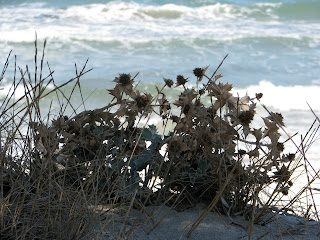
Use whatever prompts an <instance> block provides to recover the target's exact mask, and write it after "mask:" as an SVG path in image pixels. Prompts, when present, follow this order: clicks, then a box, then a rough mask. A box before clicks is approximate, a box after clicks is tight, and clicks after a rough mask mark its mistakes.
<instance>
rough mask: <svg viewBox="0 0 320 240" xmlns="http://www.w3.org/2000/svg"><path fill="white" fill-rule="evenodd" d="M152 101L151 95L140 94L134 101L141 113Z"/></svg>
mask: <svg viewBox="0 0 320 240" xmlns="http://www.w3.org/2000/svg"><path fill="white" fill-rule="evenodd" d="M151 99H152V96H151V94H147V93H145V94H144V95H140V94H139V95H137V96H136V98H135V99H134V100H135V101H136V103H137V106H138V108H139V111H143V110H144V109H145V108H146V107H147V106H148V104H150V103H151Z"/></svg>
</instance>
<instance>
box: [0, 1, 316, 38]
mask: <svg viewBox="0 0 320 240" xmlns="http://www.w3.org/2000/svg"><path fill="white" fill-rule="evenodd" d="M312 4H314V5H315V6H313V5H312ZM316 4H319V3H317V2H316V3H308V4H307V3H306V5H308V6H309V5H310V6H309V7H305V8H302V9H309V8H312V6H313V7H317V5H316ZM290 6H291V5H290V4H283V3H256V4H251V5H245V6H243V5H236V4H228V3H215V4H211V5H205V6H198V7H190V6H185V5H176V4H172V3H171V4H165V5H146V4H141V3H140V4H139V3H135V2H122V1H116V2H109V3H106V4H87V5H71V6H68V7H66V8H56V7H48V6H47V5H46V4H30V5H28V4H24V5H18V6H14V7H4V8H1V9H0V22H1V24H0V32H1V33H2V34H1V36H0V41H3V42H32V41H34V32H35V31H37V33H38V36H39V37H40V38H42V39H50V40H53V41H61V42H68V41H69V42H72V41H75V40H87V41H104V42H108V41H121V42H126V41H128V42H132V41H153V40H157V39H168V38H190V37H192V38H200V39H203V38H204V39H212V40H219V41H224V40H233V39H238V38H246V37H279V36H282V37H291V38H302V37H309V38H314V39H319V38H320V35H319V32H320V26H319V24H318V22H306V21H304V20H303V21H302V20H301V21H300V20H296V21H282V20H281V14H282V12H284V13H286V14H287V15H290V14H291V15H295V13H294V12H291V13H290V14H289V12H290V11H289V10H288V9H291V8H292V7H290ZM304 6H305V5H304ZM299 9H301V7H300V8H298V7H297V11H298V10H299ZM280 13H281V14H280ZM291 15H290V16H291ZM298 15H299V14H298ZM301 15H304V14H302V13H300V15H299V16H301Z"/></svg>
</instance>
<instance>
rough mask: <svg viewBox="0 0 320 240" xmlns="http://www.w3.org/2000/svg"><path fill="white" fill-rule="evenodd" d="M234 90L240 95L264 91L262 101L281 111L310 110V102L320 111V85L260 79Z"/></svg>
mask: <svg viewBox="0 0 320 240" xmlns="http://www.w3.org/2000/svg"><path fill="white" fill-rule="evenodd" d="M233 91H234V93H239V96H244V95H245V94H246V93H247V94H248V95H249V96H250V97H254V96H255V94H256V93H263V97H262V98H261V103H263V104H264V105H266V106H267V107H271V108H273V109H276V110H279V111H280V112H281V111H285V112H290V111H310V108H309V106H308V104H309V105H310V106H311V107H312V109H313V110H314V111H320V95H319V92H320V86H319V85H309V86H301V85H295V86H276V85H275V84H273V83H271V82H269V81H260V82H259V83H258V84H257V85H250V86H247V87H246V88H235V89H234V90H233Z"/></svg>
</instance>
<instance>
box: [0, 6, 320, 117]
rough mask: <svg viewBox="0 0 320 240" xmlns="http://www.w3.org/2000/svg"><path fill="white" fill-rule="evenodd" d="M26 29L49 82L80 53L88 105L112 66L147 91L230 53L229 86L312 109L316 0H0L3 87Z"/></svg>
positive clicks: (279, 105) (317, 72) (24, 58)
mask: <svg viewBox="0 0 320 240" xmlns="http://www.w3.org/2000/svg"><path fill="white" fill-rule="evenodd" d="M35 33H37V37H38V52H39V58H40V55H41V54H40V53H41V51H42V44H43V42H44V40H45V39H46V40H47V41H48V44H47V48H46V60H47V61H48V62H49V64H50V67H51V69H53V70H54V71H55V72H54V75H53V76H54V78H55V81H56V82H57V83H63V82H65V81H67V80H68V79H69V78H71V77H73V76H74V75H75V74H74V73H75V65H74V64H75V63H76V64H77V66H78V68H81V67H82V65H83V64H84V63H85V61H86V59H87V58H89V63H88V68H93V71H91V72H90V73H88V74H87V75H86V76H85V77H84V78H83V80H82V86H83V88H84V92H86V93H87V94H88V95H89V94H90V93H92V91H95V94H93V95H92V97H91V98H92V101H91V102H92V103H93V104H92V105H93V106H99V105H104V103H105V100H104V94H105V89H108V88H111V87H112V86H113V83H112V80H113V79H114V77H115V76H117V75H118V74H119V73H131V74H132V75H135V74H136V73H137V72H139V76H138V77H137V80H139V81H141V82H142V83H144V84H145V85H146V89H148V88H153V83H154V82H158V83H160V82H162V81H163V77H165V78H171V79H175V78H176V76H177V75H178V74H183V75H184V76H185V77H188V78H189V79H190V84H195V78H194V76H193V74H192V70H193V69H194V68H195V67H206V66H208V65H210V68H209V74H212V72H213V71H214V70H215V68H216V67H217V66H218V64H219V63H220V61H221V60H222V59H223V57H224V56H225V55H226V54H229V56H228V58H227V59H226V61H225V63H224V64H223V65H222V67H221V68H220V70H219V73H221V74H222V75H223V76H224V78H222V79H221V81H227V82H229V83H232V84H233V85H234V86H235V88H236V91H239V92H241V94H245V93H246V92H248V93H249V94H251V95H254V94H255V93H256V92H263V93H264V98H263V99H262V100H263V101H264V103H265V104H266V105H267V106H269V107H272V108H274V109H275V110H279V111H284V112H286V111H287V112H292V111H298V112H299V111H300V113H301V114H302V115H303V114H308V113H309V112H310V111H309V107H308V106H307V104H306V102H308V103H309V104H310V105H311V106H312V107H313V108H314V110H316V111H320V95H319V92H320V1H319V0H318V1H312V0H286V1H276V0H269V1H253V0H245V1H235V0H225V1H214V0H178V1H169V0H162V1H156V0H140V1H138V0H136V1H102V0H96V1H84V0H72V1H62V0H59V1H49V0H47V1H45V0H43V1H40V0H39V1H35V0H31V1H22V0H14V1H3V0H0V63H1V64H4V62H5V60H6V57H7V55H8V53H9V51H10V50H12V51H13V52H12V56H11V64H10V66H9V68H8V70H7V73H6V75H5V79H4V81H2V83H0V84H1V85H2V87H3V86H4V87H5V85H6V84H7V85H8V84H10V81H11V80H12V78H13V71H14V55H16V56H17V64H18V65H19V66H20V67H22V69H25V65H26V64H28V65H29V66H30V68H31V69H32V66H33V65H34V40H35ZM1 94H5V91H2V92H1V93H0V95H1ZM301 114H300V115H301ZM298 115H299V114H298ZM304 120H305V117H304ZM310 121H312V114H311V115H310ZM292 122H294V123H295V119H294V120H292Z"/></svg>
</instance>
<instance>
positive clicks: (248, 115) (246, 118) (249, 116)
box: [238, 111, 254, 126]
mask: <svg viewBox="0 0 320 240" xmlns="http://www.w3.org/2000/svg"><path fill="white" fill-rule="evenodd" d="M253 117H254V111H243V112H241V113H240V114H239V117H238V118H239V121H240V122H241V123H242V124H243V125H245V126H248V125H249V124H250V123H251V121H252V120H253Z"/></svg>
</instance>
